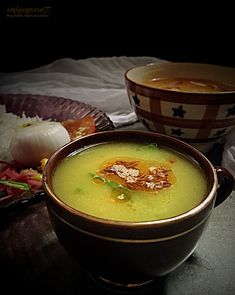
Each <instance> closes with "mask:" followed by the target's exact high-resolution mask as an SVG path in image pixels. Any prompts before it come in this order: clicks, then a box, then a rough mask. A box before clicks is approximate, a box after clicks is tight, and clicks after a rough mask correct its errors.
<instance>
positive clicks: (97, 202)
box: [52, 143, 207, 222]
mask: <svg viewBox="0 0 235 295" xmlns="http://www.w3.org/2000/svg"><path fill="white" fill-rule="evenodd" d="M52 180H53V181H52V185H53V189H54V192H55V193H56V195H57V196H59V198H60V199H61V200H62V201H63V202H64V203H66V204H68V205H69V206H71V207H73V208H75V209H77V210H79V211H82V212H84V213H87V214H90V215H93V216H96V217H100V218H105V219H111V220H119V221H136V222H138V221H150V220H159V219H164V218H169V217H173V216H176V215H179V214H181V213H184V212H186V211H188V210H190V209H192V208H193V207H195V206H197V205H198V204H199V203H200V202H202V200H203V199H204V198H205V195H206V191H207V183H206V178H205V176H204V173H203V172H202V170H201V168H200V167H199V165H197V164H196V163H193V162H192V161H190V160H189V159H187V158H185V157H184V156H182V155H180V154H178V153H175V152H173V151H171V150H168V149H165V148H163V147H159V146H157V145H155V144H138V143H105V144H99V145H94V146H92V147H89V148H87V149H85V150H82V151H79V152H77V153H76V154H73V155H71V156H69V157H67V158H66V159H64V160H63V161H62V162H61V163H60V164H59V165H58V167H57V168H56V169H55V172H54V175H53V178H52Z"/></svg>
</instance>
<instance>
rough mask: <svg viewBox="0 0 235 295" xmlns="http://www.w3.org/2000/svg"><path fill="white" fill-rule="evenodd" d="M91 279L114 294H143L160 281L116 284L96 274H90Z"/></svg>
mask: <svg viewBox="0 0 235 295" xmlns="http://www.w3.org/2000/svg"><path fill="white" fill-rule="evenodd" d="M89 275H90V277H91V279H92V280H93V281H94V282H95V283H96V284H98V285H99V286H101V287H102V288H105V289H107V290H109V291H112V292H118V293H124V294H125V293H132V292H134V293H136V292H142V291H144V290H146V289H150V288H153V286H155V285H156V284H157V282H158V279H157V278H156V279H151V280H146V281H141V282H130V283H122V282H115V281H112V280H110V279H107V278H104V277H100V276H97V275H94V274H91V273H89Z"/></svg>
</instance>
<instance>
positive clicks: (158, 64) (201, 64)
mask: <svg viewBox="0 0 235 295" xmlns="http://www.w3.org/2000/svg"><path fill="white" fill-rule="evenodd" d="M165 64H167V65H169V64H170V65H175V66H180V65H184V66H185V65H186V66H187V65H188V66H205V67H211V68H215V69H217V70H218V69H225V70H234V72H235V68H234V67H230V66H223V65H218V64H209V63H198V62H176V61H173V62H171V61H164V62H160V63H157V62H152V63H148V64H145V65H139V66H133V67H131V68H129V69H127V70H126V71H125V73H124V78H125V81H128V82H129V83H133V84H135V85H137V86H139V87H142V88H144V89H151V90H155V91H162V92H165V93H171V94H172V93H173V94H176V93H178V94H182V95H187V94H190V95H193V96H194V95H202V96H205V95H206V96H212V97H214V96H218V95H222V94H223V95H226V94H234V93H235V89H234V90H229V91H219V92H192V91H181V90H169V89H164V88H157V87H152V86H149V85H148V86H147V85H144V84H141V83H139V82H136V81H135V80H133V79H130V78H129V77H128V74H129V73H130V72H131V71H132V70H138V69H145V68H148V67H162V66H164V65H165Z"/></svg>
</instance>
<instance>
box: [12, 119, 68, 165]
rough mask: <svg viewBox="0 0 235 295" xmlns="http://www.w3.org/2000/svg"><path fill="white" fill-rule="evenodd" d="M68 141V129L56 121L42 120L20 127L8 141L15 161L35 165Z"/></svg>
mask: <svg viewBox="0 0 235 295" xmlns="http://www.w3.org/2000/svg"><path fill="white" fill-rule="evenodd" d="M68 142H70V135H69V133H68V131H67V130H66V129H65V128H64V127H63V126H62V124H61V123H58V122H48V121H42V122H37V123H32V124H28V125H26V126H24V127H21V128H20V129H19V130H18V131H17V132H16V134H15V136H13V138H12V140H11V142H10V146H9V148H10V152H11V154H12V157H13V159H14V160H15V161H17V162H19V163H20V164H22V165H24V166H27V167H35V166H36V165H38V164H39V162H40V160H42V159H43V158H49V157H50V156H51V155H52V154H53V153H54V152H55V151H56V150H58V149H59V148H60V147H62V146H63V145H64V144H66V143H68Z"/></svg>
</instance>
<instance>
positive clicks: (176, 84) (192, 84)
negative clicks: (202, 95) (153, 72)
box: [144, 78, 235, 93]
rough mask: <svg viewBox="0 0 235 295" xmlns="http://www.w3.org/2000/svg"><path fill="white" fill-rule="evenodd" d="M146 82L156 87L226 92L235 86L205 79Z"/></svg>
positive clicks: (152, 80)
mask: <svg viewBox="0 0 235 295" xmlns="http://www.w3.org/2000/svg"><path fill="white" fill-rule="evenodd" d="M144 84H145V85H147V86H150V87H154V88H160V89H167V90H172V91H183V92H195V93H198V92H225V91H234V90H235V87H232V86H229V85H225V84H222V83H218V82H215V81H211V80H205V79H186V78H153V79H151V80H147V81H144Z"/></svg>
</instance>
